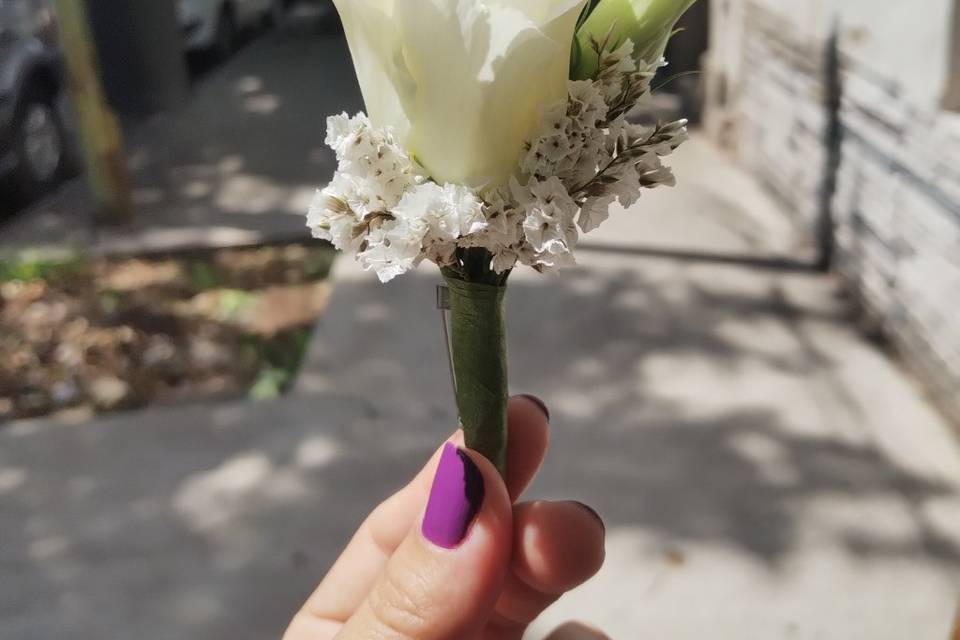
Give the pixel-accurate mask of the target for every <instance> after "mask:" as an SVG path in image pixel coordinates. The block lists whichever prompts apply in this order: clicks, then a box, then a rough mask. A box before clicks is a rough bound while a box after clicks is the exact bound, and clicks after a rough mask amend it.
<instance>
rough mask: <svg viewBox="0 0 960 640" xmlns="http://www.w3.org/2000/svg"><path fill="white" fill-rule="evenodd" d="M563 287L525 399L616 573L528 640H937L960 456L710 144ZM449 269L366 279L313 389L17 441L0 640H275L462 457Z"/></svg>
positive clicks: (351, 267) (539, 298) (1, 532)
mask: <svg viewBox="0 0 960 640" xmlns="http://www.w3.org/2000/svg"><path fill="white" fill-rule="evenodd" d="M675 164H676V166H677V170H678V175H679V176H680V180H681V186H679V187H678V188H677V189H674V190H663V191H657V192H654V193H652V194H649V195H648V196H646V197H645V198H644V199H642V200H641V202H640V204H639V205H638V207H637V209H636V210H635V211H630V212H626V213H622V214H620V215H619V216H618V217H616V218H615V219H614V220H613V221H611V222H610V224H609V225H608V226H605V227H603V228H602V229H601V231H600V232H599V233H598V234H597V235H595V236H591V237H590V238H589V241H590V242H589V244H588V245H587V246H585V247H584V250H583V251H581V253H580V254H579V259H580V266H579V267H578V268H576V269H573V270H570V271H569V272H567V273H565V274H563V275H562V276H561V277H560V278H549V277H543V276H539V275H537V274H535V273H532V272H531V273H524V272H518V273H516V274H515V276H514V277H513V278H512V283H511V290H510V294H509V296H508V298H509V315H510V320H509V322H510V325H509V326H510V349H511V366H512V373H511V375H512V386H513V388H514V389H515V390H516V391H530V392H534V393H537V394H538V395H540V396H541V397H542V398H544V399H545V400H546V401H547V403H548V404H549V405H550V407H551V411H552V413H553V425H552V429H553V435H552V445H551V451H550V453H549V456H548V459H547V462H546V464H545V465H544V468H543V470H542V472H541V474H540V476H539V478H538V480H537V481H536V482H535V484H534V486H533V487H532V489H531V490H530V492H529V496H530V497H534V498H537V497H548V498H576V499H581V500H584V501H586V502H588V503H590V504H592V505H595V506H596V507H597V508H598V510H599V511H600V513H601V514H602V515H603V517H604V519H605V520H606V523H607V530H608V559H607V564H606V566H605V568H604V569H603V571H602V572H601V574H600V575H599V576H598V577H597V578H596V579H595V580H594V581H593V582H591V583H590V584H588V585H586V586H584V587H583V588H581V589H579V590H577V591H576V592H574V593H572V594H570V595H568V596H567V597H565V598H563V599H562V600H561V601H560V602H559V603H558V604H557V605H556V606H555V607H553V608H552V609H551V610H550V611H549V612H548V614H547V615H546V616H544V618H543V620H542V621H540V622H538V623H537V624H536V625H535V626H534V628H533V629H531V632H530V634H529V637H530V638H540V637H542V636H543V635H544V633H545V632H546V631H547V630H548V628H550V627H551V626H553V625H556V624H557V623H558V622H560V621H562V620H565V619H568V618H581V619H586V620H589V621H592V622H594V623H596V624H597V625H598V626H601V627H603V628H605V629H607V630H608V631H609V632H610V634H611V636H612V637H614V638H623V639H633V638H670V639H681V640H682V639H687V638H689V639H691V640H692V639H697V640H699V639H700V638H704V637H712V638H737V639H741V638H746V639H750V638H756V639H758V640H759V639H763V640H769V639H770V638H784V639H786V638H790V639H814V638H816V639H820V640H824V639H827V640H833V639H836V640H850V639H856V638H870V639H871V640H878V639H879V640H885V639H889V640H902V639H903V638H911V639H916V640H944V639H945V638H947V637H948V632H949V628H950V624H951V621H952V619H953V614H954V609H955V605H956V604H957V602H958V596H960V526H958V525H960V451H958V446H957V442H956V440H955V438H954V437H953V435H952V434H951V432H950V430H949V429H948V427H947V425H946V424H945V423H944V422H943V421H942V420H941V419H940V418H939V417H938V416H937V414H936V413H934V412H933V411H932V410H931V408H930V407H929V406H928V404H927V403H926V402H925V401H924V399H923V397H922V395H921V393H920V391H918V389H917V388H916V387H915V386H914V385H913V384H912V383H911V381H910V380H909V379H907V378H906V377H905V376H904V375H903V373H901V371H900V370H899V369H898V368H897V367H896V366H895V365H894V364H893V363H892V362H891V361H890V360H889V359H888V358H887V357H886V356H885V355H884V354H882V353H881V352H880V351H878V350H877V349H876V348H875V347H874V346H873V345H871V344H870V343H868V342H867V341H865V340H864V339H862V338H861V337H860V336H859V335H858V334H857V332H856V331H855V329H854V328H852V327H851V325H850V323H849V322H848V313H847V308H846V305H845V303H844V301H843V299H842V297H841V296H840V294H839V292H838V290H837V287H836V285H835V284H834V283H833V282H832V280H831V279H830V278H829V277H826V276H822V275H819V274H816V273H813V272H811V271H809V270H807V269H806V268H805V266H804V264H803V262H802V261H801V262H796V261H794V260H793V259H789V258H788V256H796V255H802V242H798V241H797V239H796V238H795V237H794V236H793V235H792V233H791V231H790V227H789V224H787V223H786V222H785V220H786V218H785V214H783V213H782V212H781V211H779V210H778V209H777V207H776V204H775V203H774V202H772V201H770V200H769V199H767V198H766V197H765V196H764V195H763V193H762V192H760V190H759V189H758V188H757V186H756V185H755V184H753V183H752V182H751V181H750V180H749V179H747V178H746V177H745V176H744V175H743V174H741V173H740V172H738V171H737V170H735V169H733V168H732V167H731V166H730V165H729V164H728V163H727V161H726V160H725V159H724V158H723V157H722V156H720V155H719V154H718V153H717V152H716V151H715V150H714V149H713V148H712V147H710V146H709V145H708V144H706V143H704V142H703V141H700V140H694V141H693V142H692V143H691V144H690V145H688V146H687V147H686V148H684V149H683V150H682V151H681V152H680V154H679V155H678V157H677V162H676V163H675ZM436 281H437V275H436V273H435V270H433V269H431V268H428V267H424V268H423V269H421V270H420V271H418V272H416V273H413V274H408V275H407V276H405V277H403V278H400V279H398V280H396V281H395V282H393V283H390V284H389V285H386V286H384V285H380V284H378V283H376V282H375V280H374V279H372V278H371V277H370V276H369V274H365V273H363V272H361V271H359V270H358V269H357V267H356V265H355V264H354V263H352V262H351V261H350V260H348V259H341V260H339V261H338V263H337V265H336V268H335V292H334V295H333V299H332V301H331V304H330V309H329V311H328V313H327V315H326V316H324V318H323V321H322V322H321V325H320V326H319V328H318V331H317V336H316V339H315V341H314V343H313V344H312V347H311V352H310V354H309V356H308V359H307V363H306V365H305V369H304V371H303V374H302V376H301V378H300V380H299V382H298V386H297V388H296V389H295V391H294V392H293V393H292V394H291V395H289V396H287V397H286V398H284V399H282V400H281V401H279V402H276V403H271V404H250V403H246V402H234V403H226V404H216V405H213V404H211V405H200V406H190V407H180V408H175V409H163V410H150V411H145V412H142V413H135V414H124V415H119V416H115V417H110V418H104V419H99V420H96V421H94V422H93V423H90V424H83V425H72V424H67V423H63V422H58V421H53V420H48V421H34V422H24V423H19V424H15V425H12V426H9V427H7V428H5V429H3V430H0V536H2V537H0V541H2V543H0V575H3V577H4V579H3V580H0V636H2V637H3V638H5V639H7V638H9V639H11V640H26V639H28V638H60V637H70V638H72V639H74V640H87V639H90V640H93V639H95V638H97V639H99V638H122V637H131V636H136V637H138V638H142V639H143V640H166V639H171V640H172V639H178V640H182V639H184V638H203V639H205V640H221V639H223V640H226V639H230V640H237V639H245V638H250V639H254V638H264V637H278V636H279V634H280V633H281V630H282V628H283V626H284V624H285V622H286V620H287V619H288V618H289V616H290V615H291V614H292V612H293V611H294V610H295V609H296V608H297V607H298V606H299V604H300V603H301V601H302V600H303V598H304V597H305V596H306V595H307V593H308V592H309V591H310V589H311V588H312V587H313V586H314V585H315V584H316V583H317V581H318V580H319V579H320V577H321V576H322V575H323V573H324V571H325V570H326V568H327V567H328V565H329V563H330V562H331V561H332V560H333V558H334V557H335V556H336V553H337V552H338V550H339V549H340V548H341V547H342V546H343V545H344V544H345V542H346V541H347V539H348V537H349V535H350V532H351V531H352V530H353V529H354V528H355V527H356V525H357V524H358V523H359V522H360V520H361V519H362V517H363V515H364V514H365V513H366V512H367V511H368V510H369V508H370V507H371V506H372V505H373V504H374V503H375V502H377V501H379V500H380V499H382V498H383V497H385V496H386V495H387V494H388V493H389V492H390V491H391V490H392V489H393V488H395V487H397V486H399V485H400V484H401V483H402V482H404V481H405V479H406V478H408V477H409V475H410V474H412V473H413V472H414V470H415V469H416V468H417V467H418V466H419V465H420V464H422V462H423V460H425V458H426V457H427V455H428V452H429V451H430V450H432V449H433V448H434V447H435V446H436V445H437V444H438V442H439V441H440V439H441V438H442V437H443V436H444V435H445V434H446V433H448V432H449V430H450V428H451V425H452V424H454V421H455V415H454V410H453V406H452V401H451V398H450V392H449V381H448V378H447V370H446V365H445V362H444V353H443V348H442V343H441V338H440V332H439V317H438V315H437V313H438V312H437V311H436V310H435V309H434V308H433V297H434V293H433V286H434V284H435V283H436Z"/></svg>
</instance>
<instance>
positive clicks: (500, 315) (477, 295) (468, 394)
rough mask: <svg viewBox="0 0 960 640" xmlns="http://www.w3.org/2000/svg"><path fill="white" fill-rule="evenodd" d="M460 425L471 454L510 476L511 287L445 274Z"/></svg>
mask: <svg viewBox="0 0 960 640" xmlns="http://www.w3.org/2000/svg"><path fill="white" fill-rule="evenodd" d="M444 279H445V280H446V282H447V286H448V287H449V289H450V341H451V343H452V344H451V351H452V355H453V371H454V376H455V378H456V386H457V394H456V395H457V410H458V412H459V414H460V425H461V427H463V433H464V436H465V439H466V445H467V447H469V448H470V449H473V450H475V451H479V452H480V453H481V454H483V456H485V457H486V458H487V459H488V460H490V461H491V462H492V463H493V464H494V465H495V466H496V467H497V469H498V470H499V471H500V475H505V473H506V455H507V331H506V317H505V313H504V294H505V293H506V290H507V289H506V287H505V286H494V285H489V284H478V283H473V282H464V281H463V280H459V279H457V278H455V277H452V276H450V275H446V274H445V275H444Z"/></svg>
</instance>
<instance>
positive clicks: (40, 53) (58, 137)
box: [0, 0, 75, 202]
mask: <svg viewBox="0 0 960 640" xmlns="http://www.w3.org/2000/svg"><path fill="white" fill-rule="evenodd" d="M56 31H57V30H56V21H55V19H54V15H53V11H52V9H51V7H50V4H49V2H47V0H0V194H2V195H0V197H2V199H3V200H4V201H5V202H6V201H7V200H8V199H10V200H17V201H19V200H29V199H32V198H34V197H36V196H37V195H40V194H41V193H42V192H44V191H45V190H46V189H48V188H49V187H51V186H53V185H54V184H55V183H57V182H58V181H59V180H60V179H61V178H62V177H63V176H64V175H65V174H66V173H67V172H68V171H69V169H71V168H72V166H73V165H74V164H75V161H74V160H73V158H74V157H75V154H74V151H73V143H72V136H71V135H70V131H69V120H70V118H69V116H68V114H69V107H68V103H67V100H66V97H65V92H64V78H63V72H62V70H61V64H60V49H59V45H58V43H57V33H56Z"/></svg>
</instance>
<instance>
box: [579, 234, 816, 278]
mask: <svg viewBox="0 0 960 640" xmlns="http://www.w3.org/2000/svg"><path fill="white" fill-rule="evenodd" d="M577 249H578V250H579V251H591V252H600V253H613V254H618V255H626V256H636V257H638V258H658V259H665V260H677V261H682V262H702V263H706V264H726V265H734V266H742V267H749V268H751V269H764V270H769V271H784V272H791V271H793V272H799V273H809V272H814V271H817V267H816V265H812V264H808V263H806V262H803V261H801V260H794V259H791V258H777V257H773V258H763V257H758V256H753V255H737V254H725V253H712V252H707V251H684V250H682V249H673V248H660V247H638V246H636V245H615V244H606V243H603V244H600V243H593V242H589V241H586V242H581V243H579V244H578V245H577Z"/></svg>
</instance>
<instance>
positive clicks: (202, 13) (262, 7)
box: [177, 0, 287, 58]
mask: <svg viewBox="0 0 960 640" xmlns="http://www.w3.org/2000/svg"><path fill="white" fill-rule="evenodd" d="M286 4H287V3H286V0H178V1H177V16H178V18H179V20H180V28H181V29H182V30H183V37H184V43H185V46H186V49H187V50H188V51H210V52H212V53H213V54H214V55H216V56H217V57H221V58H225V57H227V56H228V55H229V54H230V53H231V52H232V51H233V50H234V48H235V47H236V44H237V36H238V34H239V33H240V32H241V31H242V30H244V29H247V28H249V27H253V26H256V25H259V24H263V23H274V24H275V23H277V22H279V21H280V19H281V18H282V17H283V13H284V10H285V8H286Z"/></svg>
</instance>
